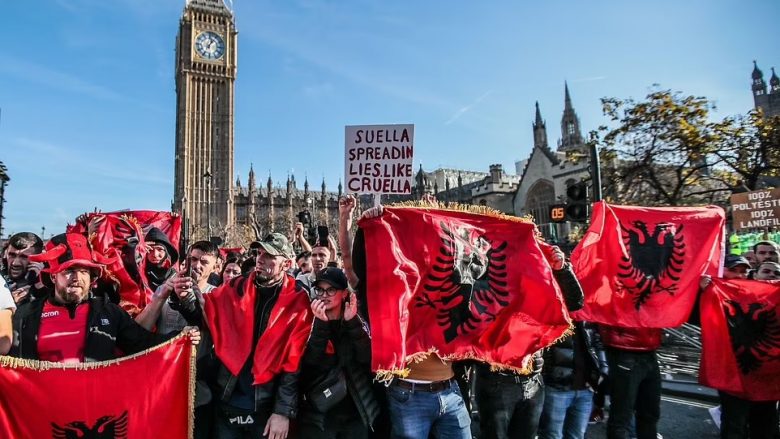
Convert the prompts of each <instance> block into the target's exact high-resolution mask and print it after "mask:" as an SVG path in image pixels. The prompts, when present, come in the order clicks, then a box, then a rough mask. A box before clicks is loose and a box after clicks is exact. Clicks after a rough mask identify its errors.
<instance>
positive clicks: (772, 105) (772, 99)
mask: <svg viewBox="0 0 780 439" xmlns="http://www.w3.org/2000/svg"><path fill="white" fill-rule="evenodd" d="M751 76H752V79H753V85H752V87H751V88H752V89H753V101H754V103H755V108H757V109H758V108H761V109H762V110H764V115H765V116H780V78H778V77H777V74H776V73H775V68H774V67H772V76H771V77H770V78H769V90H768V92H767V86H766V82H764V73H763V72H762V71H761V70H760V69H759V68H758V65H757V64H756V62H755V61H753V74H752V75H751Z"/></svg>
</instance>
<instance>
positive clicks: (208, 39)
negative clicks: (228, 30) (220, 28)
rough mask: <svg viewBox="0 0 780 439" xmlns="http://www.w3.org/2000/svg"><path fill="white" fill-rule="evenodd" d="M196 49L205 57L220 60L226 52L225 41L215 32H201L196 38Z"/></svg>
mask: <svg viewBox="0 0 780 439" xmlns="http://www.w3.org/2000/svg"><path fill="white" fill-rule="evenodd" d="M195 51H196V52H198V55H200V57H201V58H203V59H207V60H211V61H213V60H218V59H220V58H222V55H224V54H225V41H224V40H223V39H222V37H220V36H219V35H218V34H216V33H214V32H211V31H206V32H201V33H200V34H198V37H197V38H195Z"/></svg>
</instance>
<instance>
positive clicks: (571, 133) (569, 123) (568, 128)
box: [558, 82, 585, 151]
mask: <svg viewBox="0 0 780 439" xmlns="http://www.w3.org/2000/svg"><path fill="white" fill-rule="evenodd" d="M563 89H564V107H563V117H561V141H560V142H559V143H558V151H570V150H573V149H578V148H583V147H584V146H585V145H584V143H585V142H584V141H583V139H582V131H581V130H580V118H579V117H577V112H576V111H574V106H573V105H572V104H571V95H570V94H569V84H568V83H567V82H564V83H563Z"/></svg>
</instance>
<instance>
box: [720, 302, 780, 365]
mask: <svg viewBox="0 0 780 439" xmlns="http://www.w3.org/2000/svg"><path fill="white" fill-rule="evenodd" d="M723 310H724V312H725V314H726V323H727V324H728V328H729V336H730V337H731V348H732V350H733V351H734V356H735V357H736V359H737V365H738V366H739V370H740V372H742V374H743V375H746V374H748V373H750V372H753V371H755V370H757V369H758V368H760V367H761V365H762V364H763V363H764V362H765V361H767V360H768V359H770V358H774V359H775V360H778V359H780V358H779V357H780V324H779V323H778V319H777V314H776V313H775V310H774V309H772V308H766V307H765V306H764V305H762V304H760V303H756V302H754V303H749V304H748V305H747V309H746V310H745V309H743V308H742V305H740V304H739V303H738V302H737V301H734V300H726V301H725V303H724V304H723Z"/></svg>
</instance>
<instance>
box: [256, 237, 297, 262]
mask: <svg viewBox="0 0 780 439" xmlns="http://www.w3.org/2000/svg"><path fill="white" fill-rule="evenodd" d="M249 248H262V249H263V250H265V252H266V253H268V254H269V255H274V256H284V257H285V258H288V259H294V258H295V250H294V249H293V246H292V244H290V241H288V240H287V237H286V236H284V235H282V234H281V233H271V234H269V235H267V236H266V237H265V238H263V239H262V240H261V241H255V242H253V243H252V245H250V246H249Z"/></svg>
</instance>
